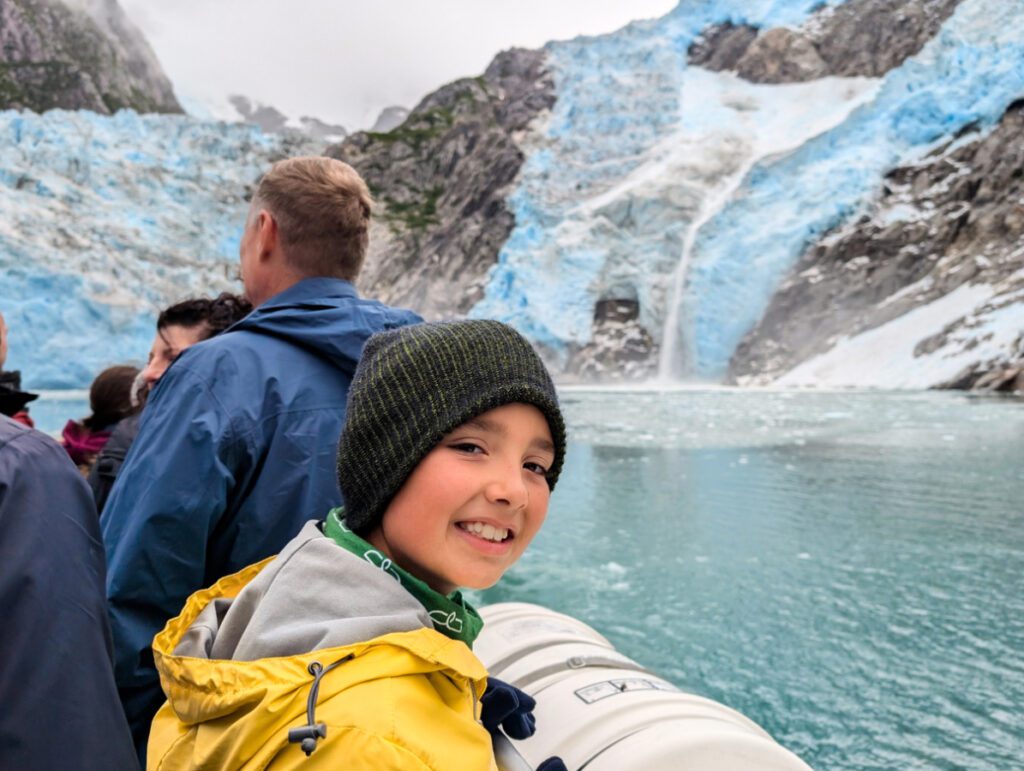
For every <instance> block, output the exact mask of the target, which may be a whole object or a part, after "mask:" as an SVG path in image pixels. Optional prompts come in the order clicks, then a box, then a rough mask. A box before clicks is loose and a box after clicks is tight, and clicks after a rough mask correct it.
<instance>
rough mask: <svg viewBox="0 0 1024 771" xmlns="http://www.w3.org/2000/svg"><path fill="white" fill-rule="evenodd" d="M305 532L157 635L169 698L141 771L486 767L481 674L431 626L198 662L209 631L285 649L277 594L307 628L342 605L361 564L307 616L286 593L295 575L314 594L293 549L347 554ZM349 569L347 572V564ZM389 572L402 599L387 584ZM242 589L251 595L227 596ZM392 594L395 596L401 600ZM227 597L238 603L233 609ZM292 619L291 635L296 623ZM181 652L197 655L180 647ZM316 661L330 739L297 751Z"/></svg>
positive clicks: (238, 645)
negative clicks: (295, 738)
mask: <svg viewBox="0 0 1024 771" xmlns="http://www.w3.org/2000/svg"><path fill="white" fill-rule="evenodd" d="M307 530H308V526H307V529H304V530H303V533H304V534H305V535H306V540H305V541H302V536H301V535H300V538H299V539H296V541H297V542H298V541H301V542H300V543H298V546H297V547H295V546H294V544H295V543H296V542H293V544H290V545H289V548H288V549H286V552H288V553H287V554H286V552H282V555H280V556H279V557H277V558H272V559H269V560H265V561H264V562H261V563H259V564H256V565H253V566H250V567H248V568H246V569H245V570H242V571H241V572H239V573H236V574H234V575H232V576H228V577H226V578H223V579H221V580H220V581H218V582H217V583H216V584H215V585H214V586H213V587H211V588H209V589H206V590H203V591H200V592H197V593H196V594H194V595H193V596H192V597H191V598H190V599H189V600H188V603H187V604H186V605H185V608H184V610H183V611H182V613H181V615H179V616H178V617H177V618H174V619H172V620H171V621H169V622H168V624H167V626H166V627H165V628H164V630H163V631H162V632H161V633H160V634H158V635H157V636H156V638H155V639H154V641H153V651H154V655H155V659H156V664H157V669H158V670H159V671H160V681H161V684H162V685H163V687H164V691H165V692H166V693H167V695H168V701H167V702H166V703H165V704H164V706H163V707H162V708H161V709H160V711H159V712H158V713H157V716H156V718H155V719H154V721H153V728H152V733H151V734H150V740H149V746H148V752H147V767H148V768H149V769H150V770H151V771H153V770H155V769H160V770H161V771H179V770H180V769H273V770H274V771H277V769H291V768H301V769H303V771H317V769H357V770H358V769H367V771H369V769H374V771H378V770H380V769H438V770H440V769H445V770H447V769H452V770H453V771H454V770H455V769H459V770H461V769H470V770H473V769H494V768H495V765H494V756H493V753H492V749H491V738H490V735H489V734H488V732H487V731H486V729H484V728H483V726H481V725H480V723H479V722H478V717H479V697H480V696H481V695H482V693H483V689H484V687H485V685H486V677H487V673H486V670H485V669H484V667H483V665H482V664H481V663H480V662H479V660H478V659H477V658H476V657H475V656H474V655H473V653H472V652H471V651H470V650H469V648H467V647H466V645H465V644H463V643H461V642H459V641H456V640H451V639H449V638H448V637H445V636H444V635H442V634H440V633H438V632H436V631H434V630H433V629H432V628H426V627H425V626H424V627H420V628H415V629H411V630H408V631H399V632H392V633H388V634H384V635H381V636H377V637H374V638H373V639H370V640H368V641H365V642H356V643H351V644H345V645H336V646H333V647H322V648H319V649H317V650H314V651H312V652H305V653H296V654H293V655H283V656H272V657H266V658H258V659H256V660H248V661H244V660H231V659H218V658H214V657H212V656H211V657H204V656H205V655H206V654H207V652H211V651H212V652H214V653H215V652H216V650H217V647H218V645H219V644H220V643H218V642H217V640H216V638H217V636H218V634H219V635H220V636H221V637H222V639H223V638H230V640H229V643H230V645H231V646H233V650H234V651H235V652H238V651H242V650H244V649H246V646H247V644H248V645H249V647H248V650H249V651H250V652H251V651H253V650H265V649H267V645H270V649H271V650H274V646H277V647H278V648H280V647H281V646H282V645H283V646H284V647H285V648H287V647H289V646H291V647H295V645H296V642H295V640H296V634H295V633H293V632H291V631H289V634H287V635H285V637H286V638H287V639H284V640H283V642H282V637H281V634H280V630H279V629H278V628H276V627H275V624H276V623H277V622H276V621H274V619H276V618H280V617H281V616H282V614H283V615H287V614H288V610H284V611H282V610H281V609H280V608H281V607H286V606H282V605H275V604H274V603H275V601H276V602H278V603H281V602H284V603H288V602H291V603H292V604H293V606H294V608H295V613H293V616H294V617H295V618H300V619H303V620H305V619H306V618H307V617H312V618H313V621H314V623H313V624H312V626H316V624H315V621H316V618H317V616H318V615H320V616H323V615H324V607H323V606H324V605H325V604H326V605H327V606H329V605H330V604H331V603H332V602H343V600H344V596H345V594H346V593H347V592H351V591H353V590H357V589H359V586H358V585H359V584H362V582H363V581H366V580H367V576H366V575H360V571H363V573H365V569H364V567H363V566H361V565H357V566H355V568H356V574H355V575H354V576H351V577H350V578H351V582H350V584H349V585H348V586H345V585H344V584H345V580H344V579H342V580H341V584H342V585H341V586H335V589H336V591H337V592H338V599H337V600H334V599H332V598H331V597H328V598H327V599H326V602H325V601H324V598H322V597H320V598H318V599H315V600H313V601H312V602H311V603H310V604H311V606H313V607H312V609H309V610H307V612H306V614H305V615H303V613H302V607H303V597H301V596H293V595H294V594H295V587H296V584H295V579H300V580H301V582H302V584H304V585H306V586H307V587H308V588H310V589H312V590H314V591H316V590H317V589H319V588H321V587H317V586H315V583H316V580H315V578H311V576H310V572H309V571H308V570H305V569H303V568H302V565H303V559H302V557H303V553H304V552H305V553H306V554H312V553H313V552H316V551H319V552H320V553H321V556H323V555H324V554H327V555H328V556H329V558H331V559H334V558H336V557H338V558H343V559H344V560H348V558H349V557H350V556H351V555H349V554H348V553H347V552H344V551H343V550H341V549H340V548H338V547H337V546H336V545H335V544H333V543H330V542H329V541H327V539H322V540H319V539H318V540H316V541H313V540H310V539H311V537H312V536H311V535H310V533H309V532H307ZM325 541H327V543H325ZM328 543H329V546H328ZM331 549H337V552H336V553H335V552H331V551H330V550H331ZM286 557H287V559H283V558H286ZM355 559H356V562H359V561H358V559H357V558H355ZM282 561H283V565H282ZM307 561H308V560H307ZM315 561H316V558H315V556H314V557H313V562H314V563H315ZM345 564H347V565H348V568H349V569H351V568H353V565H352V564H351V561H350V560H348V562H347V563H345ZM363 565H365V563H363ZM289 570H290V571H291V576H290V579H291V580H289V574H288V571H289ZM264 571H266V572H265V574H264V575H262V576H261V573H263V572H264ZM378 572H379V571H378ZM272 574H273V575H272ZM282 575H283V576H284V578H282V577H281V576H282ZM327 578H328V579H329V580H335V579H336V578H337V577H336V576H328V577H327ZM387 580H388V581H389V582H391V583H393V584H394V586H395V587H397V588H398V590H399V591H401V592H403V593H404V590H402V589H401V587H398V585H397V583H394V582H392V581H391V579H390V578H388V579H387ZM310 582H312V584H314V586H310ZM250 584H252V585H253V586H252V587H251V591H250V592H249V593H248V595H246V596H245V597H244V598H238V600H237V601H236V598H237V596H238V595H239V594H240V592H242V591H243V589H244V588H245V587H247V586H249V585H250ZM257 585H258V587H259V588H257ZM362 585H363V588H364V589H365V584H362ZM282 586H283V587H285V588H284V589H283V590H282V589H281V587H282ZM289 587H290V588H289ZM377 590H378V592H379V591H384V592H390V591H392V587H390V586H388V585H387V584H383V585H381V586H378V587H377ZM369 595H370V596H369V597H368V598H367V600H368V601H371V602H377V603H382V606H387V605H388V599H387V598H385V599H384V600H382V599H381V596H380V594H377V595H375V594H374V589H373V588H372V587H371V588H370V590H369ZM390 599H392V600H396V601H399V602H401V601H404V600H402V598H400V597H397V595H396V596H395V597H391V598H390ZM233 604H234V605H236V606H239V607H236V608H234V609H232V605H233ZM243 606H244V607H243ZM266 607H270V608H271V609H272V610H274V612H273V614H272V615H271V617H269V622H268V617H267V616H264V617H263V618H262V620H261V616H260V613H261V608H266ZM204 609H205V610H206V612H205V613H203V611H204ZM392 610H393V609H392ZM232 612H233V613H234V614H235V616H236V617H237V616H239V615H241V616H243V617H244V618H243V620H242V622H241V623H240V624H239V623H235V627H236V628H235V629H232V624H231V613H232ZM388 612H391V611H388ZM393 616H394V617H398V614H393ZM289 623H290V626H289V627H288V630H294V629H296V625H295V624H294V623H291V622H289ZM261 624H262V625H263V626H262V627H261ZM406 625H408V624H406ZM399 626H401V623H400V624H399ZM310 628H311V627H310ZM310 628H305V629H299V631H298V637H299V638H301V637H302V636H303V635H307V637H308V634H307V633H309V631H310ZM211 629H212V631H211ZM254 629H260V632H259V634H257V635H256V636H257V637H262V638H263V639H262V640H261V641H260V642H259V643H258V644H257V645H256V647H255V648H253V647H252V645H251V644H250V643H251V638H252V637H253V635H251V634H249V633H250V632H252V630H254ZM239 630H242V631H241V633H240V634H239ZM267 630H270V633H269V634H268V631H267ZM332 634H333V633H332V632H331V631H330V629H328V631H327V632H326V633H325V632H324V631H323V630H322V629H317V630H315V631H314V632H313V635H314V638H317V639H321V638H322V639H328V640H330V639H332ZM247 635H248V636H249V638H250V640H249V643H247V642H246V636H247ZM268 639H269V640H270V642H269V643H267V642H266V641H267V640H268ZM334 639H337V634H334ZM197 640H198V642H197ZM261 646H262V647H261ZM299 647H301V646H299ZM182 650H185V651H187V652H190V653H193V654H195V653H196V652H197V651H198V652H199V653H200V655H181V651H182ZM349 657H351V658H349ZM313 662H319V663H320V664H321V665H322V666H323V667H325V668H326V667H329V666H330V665H332V664H334V663H335V662H341V663H340V664H338V665H337V666H336V667H334V668H333V669H331V670H330V671H328V672H326V673H325V674H324V675H323V676H322V679H321V680H320V683H319V693H318V695H317V697H316V699H315V704H314V722H316V723H324V724H325V725H326V727H327V736H326V738H323V739H320V741H319V742H318V743H317V746H316V749H315V750H314V751H313V753H312V754H311V755H310V756H309V757H308V758H307V757H306V755H305V753H304V752H303V751H302V749H301V748H300V746H299V744H296V743H289V741H288V731H289V729H293V728H299V727H301V726H305V725H307V724H308V722H309V721H308V720H307V702H308V701H309V697H310V693H311V686H312V685H313V680H314V677H313V675H312V674H311V673H310V665H311V664H312V663H313Z"/></svg>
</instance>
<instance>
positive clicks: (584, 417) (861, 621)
mask: <svg viewBox="0 0 1024 771" xmlns="http://www.w3.org/2000/svg"><path fill="white" fill-rule="evenodd" d="M563 403H564V406H565V410H566V413H567V417H568V422H569V425H570V429H571V445H570V450H569V455H568V458H567V465H566V469H565V471H564V473H563V477H562V480H561V481H560V482H559V485H558V489H557V490H556V491H555V495H554V496H553V499H552V505H551V510H550V513H549V516H548V521H547V523H546V524H545V526H544V529H543V530H542V531H541V534H540V535H539V536H538V538H537V540H536V541H535V543H534V545H533V546H532V547H531V549H530V550H529V551H528V552H527V554H526V555H525V556H524V558H523V560H522V561H521V562H520V563H519V564H518V565H517V566H516V567H515V568H513V570H512V571H510V573H509V574H508V575H506V577H505V579H503V581H502V583H501V584H499V585H498V586H497V587H495V588H494V589H491V590H489V591H487V592H483V593H481V595H482V596H479V597H478V598H477V599H479V600H480V601H481V602H483V603H488V602H498V601H503V600H523V601H527V602H536V603H539V604H542V605H547V606H549V607H552V608H554V609H556V610H560V611H563V612H566V613H569V614H572V615H575V616H577V617H579V618H581V619H583V620H584V621H586V622H587V623H589V624H591V625H592V626H594V627H595V628H597V629H598V630H599V631H601V632H602V633H604V634H605V635H606V636H607V637H609V638H610V639H611V640H612V642H613V643H615V644H616V646H617V647H618V648H619V649H620V650H622V651H623V652H625V653H627V654H628V655H630V656H632V657H633V658H635V659H637V660H638V661H640V662H641V663H643V664H645V665H646V666H648V667H649V668H651V669H653V670H655V671H657V672H659V673H661V674H662V675H664V676H665V677H667V678H668V679H670V680H672V681H673V682H675V683H676V684H677V685H679V686H680V687H681V688H683V689H685V690H688V691H692V692H695V693H698V694H701V695H704V696H708V697H710V698H712V699H716V700H719V701H721V702H724V703H725V704H728V705H730V706H732V707H734V708H736V709H738V710H740V711H741V712H743V713H745V714H746V715H748V716H750V717H751V718H753V719H754V720H755V721H757V722H758V723H760V724H761V725H762V726H763V727H764V728H765V729H767V730H768V731H769V732H770V733H771V734H772V735H773V736H774V737H776V739H778V740H779V741H780V742H781V743H782V744H784V745H785V746H787V747H789V748H790V749H792V750H794V751H795V752H797V753H798V754H799V755H800V756H801V757H802V758H804V759H805V760H806V761H807V762H808V763H810V764H811V765H812V766H813V767H814V768H816V769H818V771H824V770H829V769H843V770H844V771H847V770H852V771H867V769H887V770H889V769H972V771H974V770H976V769H992V770H993V771H995V770H996V769H998V770H999V771H1005V770H1006V769H1013V768H1024V761H1022V758H1024V712H1022V709H1024V591H1022V590H1024V578H1022V577H1024V401H1021V400H1012V399H993V398H979V397H970V396H965V395H961V394H949V393H923V394H886V393H818V392H815V393H792V392H790V393H766V392H741V391H675V392H667V393H665V392H663V393H652V392H648V393H636V392H633V393H629V392H609V391H605V392H600V391H576V390H568V391H564V392H563Z"/></svg>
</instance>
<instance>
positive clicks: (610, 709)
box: [473, 602, 810, 771]
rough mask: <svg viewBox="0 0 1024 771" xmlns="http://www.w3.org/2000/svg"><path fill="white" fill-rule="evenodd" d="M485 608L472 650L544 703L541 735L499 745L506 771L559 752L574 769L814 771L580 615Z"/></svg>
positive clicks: (522, 769)
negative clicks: (625, 650) (619, 647)
mask: <svg viewBox="0 0 1024 771" xmlns="http://www.w3.org/2000/svg"><path fill="white" fill-rule="evenodd" d="M480 615H481V616H483V618H484V621H485V622H486V623H485V625H484V630H483V632H481V634H480V636H479V637H478V638H477V640H476V642H475V643H474V644H473V651H474V652H475V653H476V654H477V656H478V657H479V658H480V660H481V661H482V662H483V663H484V664H485V665H486V666H487V669H488V671H489V672H490V674H491V675H493V676H494V677H497V678H500V679H502V680H504V681H506V682H508V683H511V684H512V685H514V686H516V687H517V688H521V689H522V690H524V691H526V692H527V693H528V694H530V695H531V696H533V697H534V698H535V699H536V700H537V708H536V709H535V710H534V715H535V716H536V718H537V733H536V734H534V735H533V736H532V737H531V738H529V739H526V740H524V741H510V740H508V741H506V740H503V741H499V742H498V743H497V744H496V746H495V753H496V756H497V759H498V766H499V768H501V770H502V771H529V770H530V769H534V768H536V767H537V766H538V765H539V764H540V763H541V762H542V761H544V759H545V758H548V757H551V756H552V755H558V756H559V757H561V758H562V760H564V761H565V764H566V766H567V767H568V768H569V769H572V771H577V770H578V769H586V771H667V770H668V769H682V770H684V771H810V767H809V766H808V765H807V764H806V763H804V762H803V761H802V760H800V758H798V757H797V756H796V755H794V754H793V753H792V752H790V751H789V750H786V749H785V748H783V747H781V746H780V745H779V744H778V743H776V742H775V740H773V739H772V737H771V736H769V735H768V734H767V733H766V732H765V731H764V730H763V729H762V728H761V727H760V726H758V725H757V724H756V723H754V722H753V721H751V720H749V719H748V718H746V717H744V716H743V715H741V714H740V713H739V712H736V711H735V710H733V709H730V708H728V707H726V706H724V705H722V704H719V703H717V702H715V701H712V700H710V699H705V698H701V697H699V696H694V695H692V694H688V693H683V692H682V691H680V690H679V689H678V688H676V687H675V686H674V685H672V684H671V683H669V682H668V681H667V680H664V679H662V678H661V677H658V676H657V675H655V674H653V673H651V672H649V671H647V670H646V669H644V668H643V667H642V666H640V665H639V664H637V663H636V662H635V661H633V660H632V659H630V658H628V657H627V656H624V655H623V654H621V653H619V652H618V651H616V650H615V649H614V648H613V647H612V644H611V643H609V642H608V640H606V639H605V638H604V637H602V636H601V635H600V634H598V633H597V632H596V631H594V630H593V629H591V628H590V627H589V626H587V625H586V624H584V623H582V622H581V621H578V620H576V619H574V618H572V617H570V616H566V615H563V614H561V613H556V612H554V611H551V610H548V609H547V608H543V607H541V606H539V605H530V604H527V603H518V602H516V603H500V604H496V605H490V606H488V607H486V608H483V609H481V611H480Z"/></svg>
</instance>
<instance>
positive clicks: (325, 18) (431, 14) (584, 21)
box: [121, 0, 677, 130]
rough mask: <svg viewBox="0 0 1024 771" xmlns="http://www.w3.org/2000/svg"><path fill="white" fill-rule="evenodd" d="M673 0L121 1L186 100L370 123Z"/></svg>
mask: <svg viewBox="0 0 1024 771" xmlns="http://www.w3.org/2000/svg"><path fill="white" fill-rule="evenodd" d="M676 3H677V0H629V2H623V0H516V2H493V0H433V1H432V2H426V1H425V0H378V2H372V0H371V2H353V1H352V0H121V5H122V6H123V7H124V9H125V10H126V11H127V12H128V14H129V15H130V16H131V17H132V19H133V20H134V21H135V23H136V24H138V25H139V27H141V28H142V30H143V32H144V33H145V34H146V36H147V38H148V39H149V42H150V45H152V46H153V48H154V49H155V50H156V53H157V56H158V57H159V58H160V61H161V62H162V63H163V66H164V69H165V70H166V71H167V74H168V75H169V76H170V78H171V80H172V82H173V83H174V86H175V89H176V90H177V92H178V95H179V97H181V98H182V99H183V100H185V102H186V106H188V103H189V102H192V101H193V100H198V101H200V102H203V103H205V104H208V105H216V104H218V103H221V104H223V103H224V101H225V98H226V97H227V95H228V94H232V93H239V94H244V95H246V96H249V97H251V98H253V99H256V100H257V101H261V102H264V103H267V104H271V105H273V106H275V107H277V108H278V109H280V110H281V111H282V112H284V113H285V114H287V115H289V116H291V117H299V116H301V115H312V116H314V117H318V118H322V119H325V120H329V121H334V122H340V123H341V124H342V125H344V126H345V127H346V128H348V129H349V130H353V129H358V128H367V127H369V125H371V124H372V123H373V121H374V120H375V119H376V117H377V115H378V114H379V113H380V111H381V109H383V108H384V107H387V106H389V105H394V104H397V105H401V106H403V107H407V108H408V107H412V106H414V105H415V103H416V102H418V101H419V99H420V98H421V97H423V96H424V95H426V94H427V93H429V92H430V91H432V90H434V89H435V88H437V87H438V86H440V85H441V84H443V83H446V82H448V81H450V80H454V79H455V78H458V77H463V76H471V75H478V74H480V73H481V72H483V70H484V68H486V66H487V64H488V62H490V60H491V58H492V57H493V56H494V55H495V54H496V53H497V52H498V51H500V50H502V49H504V48H509V47H511V46H525V47H528V48H537V47H540V46H541V45H543V44H544V43H546V42H547V41H549V40H563V39H567V38H572V37H575V36H576V35H581V34H587V35H593V34H600V33H604V32H611V31H613V30H616V29H618V28H619V27H621V26H623V25H624V24H627V23H628V22H629V21H631V20H633V19H641V18H651V17H656V16H661V15H663V14H665V13H667V12H668V11H669V10H671V9H672V8H673V7H674V6H675V5H676Z"/></svg>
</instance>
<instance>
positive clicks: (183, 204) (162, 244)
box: [0, 110, 311, 388]
mask: <svg viewBox="0 0 1024 771" xmlns="http://www.w3.org/2000/svg"><path fill="white" fill-rule="evenodd" d="M301 150H305V151H306V152H309V151H311V148H303V147H297V146H295V145H294V144H289V143H288V140H286V139H283V138H281V137H278V136H271V135H266V134H263V133H261V132H260V131H259V130H258V129H256V128H255V127H253V126H245V125H241V124H228V123H204V122H201V121H197V120H195V119H192V118H188V117H186V116H158V115H138V114H136V113H134V112H131V111H127V110H124V111H121V112H118V113H117V114H116V115H113V116H103V115H97V114H95V113H92V112H87V111H81V112H65V111H59V110H58V111H51V112H48V113H46V114H45V115H36V114H34V113H19V112H15V111H6V112H0V212H3V217H2V219H0V276H2V278H0V308H2V309H3V312H4V316H5V317H6V319H7V324H8V326H9V327H10V329H11V334H10V355H9V360H8V366H9V367H11V368H15V369H20V370H22V372H23V375H24V378H25V382H26V385H27V386H30V387H33V388H68V387H83V386H86V385H88V383H89V382H90V381H91V379H92V377H93V376H94V375H95V374H96V373H97V372H98V371H99V370H100V369H102V368H103V367H105V366H106V365H108V364H111V363H116V362H126V361H136V362H138V361H140V360H144V358H145V355H146V353H147V352H148V351H149V345H150V342H151V341H152V338H153V332H154V326H153V324H154V321H155V318H156V312H157V311H158V310H159V309H160V308H161V307H163V306H165V305H167V304H168V303H170V302H172V301H174V300H176V299H181V298H183V297H185V296H188V295H192V294H209V293H211V292H216V291H220V290H224V289H227V290H233V291H239V290H240V284H239V283H238V282H237V281H235V280H234V275H235V271H236V267H235V266H236V264H237V260H238V238H239V235H240V232H241V225H242V222H243V220H244V217H245V212H246V209H247V207H248V203H247V199H248V196H249V195H250V193H251V189H252V185H253V183H254V182H255V181H256V180H257V179H258V177H259V175H260V174H261V173H262V172H263V171H264V170H265V169H266V167H267V166H268V165H269V164H270V163H271V162H273V161H274V160H277V159H278V158H282V157H286V156H288V155H291V154H295V153H297V152H299V151H301Z"/></svg>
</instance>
